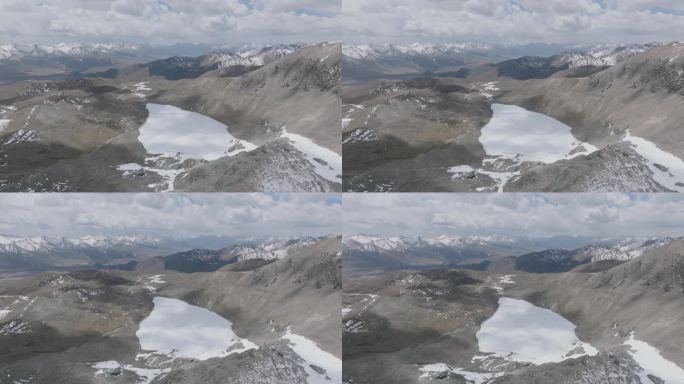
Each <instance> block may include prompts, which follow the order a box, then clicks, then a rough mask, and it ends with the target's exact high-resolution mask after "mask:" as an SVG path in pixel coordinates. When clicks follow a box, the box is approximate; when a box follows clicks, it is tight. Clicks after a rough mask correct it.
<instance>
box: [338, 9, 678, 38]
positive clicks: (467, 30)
mask: <svg viewBox="0 0 684 384" xmlns="http://www.w3.org/2000/svg"><path fill="white" fill-rule="evenodd" d="M343 25H344V37H343V39H344V41H345V42H347V41H349V42H355V43H363V42H374V43H399V44H401V43H412V42H437V43H444V42H484V43H507V44H510V43H512V44H516V43H532V42H553V43H563V44H566V43H569V44H577V43H592V42H628V43H629V42H651V41H673V40H681V39H683V37H682V33H681V32H682V30H684V1H681V0H573V1H568V0H373V1H368V0H344V1H343Z"/></svg>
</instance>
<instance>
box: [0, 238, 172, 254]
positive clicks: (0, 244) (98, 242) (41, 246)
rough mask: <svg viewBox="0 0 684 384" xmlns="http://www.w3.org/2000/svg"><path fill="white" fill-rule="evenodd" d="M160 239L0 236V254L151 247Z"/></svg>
mask: <svg viewBox="0 0 684 384" xmlns="http://www.w3.org/2000/svg"><path fill="white" fill-rule="evenodd" d="M160 242H161V239H160V238H157V237H150V236H109V237H107V236H83V237H76V238H67V237H55V238H50V237H46V236H40V237H16V236H6V235H0V252H3V253H30V252H44V251H50V250H55V249H69V248H114V247H121V246H133V245H143V244H145V245H153V244H158V243H160Z"/></svg>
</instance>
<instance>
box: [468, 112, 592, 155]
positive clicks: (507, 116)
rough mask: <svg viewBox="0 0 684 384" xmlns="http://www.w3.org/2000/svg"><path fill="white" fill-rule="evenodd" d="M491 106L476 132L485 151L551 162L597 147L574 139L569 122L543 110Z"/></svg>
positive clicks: (491, 153)
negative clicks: (490, 113) (488, 115)
mask: <svg viewBox="0 0 684 384" xmlns="http://www.w3.org/2000/svg"><path fill="white" fill-rule="evenodd" d="M492 110H493V111H494V114H493V115H492V118H491V120H490V121H489V123H487V125H485V126H484V127H483V128H482V134H481V136H480V142H481V143H482V146H483V147H484V149H485V151H486V152H487V154H488V155H492V156H502V157H505V158H511V159H519V160H520V161H542V162H544V163H553V162H555V161H558V160H561V159H568V158H572V157H575V156H577V155H580V154H588V153H591V152H594V151H596V150H597V149H598V148H596V147H594V146H593V145H591V144H588V143H584V142H581V141H578V140H577V139H576V138H575V137H574V136H573V135H572V132H571V128H570V127H569V126H567V125H565V124H563V123H561V122H560V121H558V120H556V119H554V118H552V117H549V116H546V115H544V114H541V113H537V112H532V111H528V110H526V109H524V108H521V107H518V106H515V105H505V104H496V103H495V104H492Z"/></svg>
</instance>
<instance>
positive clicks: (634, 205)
mask: <svg viewBox="0 0 684 384" xmlns="http://www.w3.org/2000/svg"><path fill="white" fill-rule="evenodd" d="M343 203H344V224H343V231H344V234H345V235H354V234H358V233H367V234H378V235H392V236H397V235H406V236H418V235H440V234H455V235H464V236H473V235H496V234H502V235H509V236H534V237H547V236H582V237H622V236H673V237H678V236H684V196H680V195H670V194H610V193H609V194H491V195H482V194H464V193H459V194H375V195H373V194H371V195H365V194H364V195H361V194H359V195H344V196H343Z"/></svg>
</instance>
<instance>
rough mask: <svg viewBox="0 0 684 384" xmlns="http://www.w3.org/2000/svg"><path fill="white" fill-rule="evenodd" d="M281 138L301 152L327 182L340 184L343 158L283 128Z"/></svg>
mask: <svg viewBox="0 0 684 384" xmlns="http://www.w3.org/2000/svg"><path fill="white" fill-rule="evenodd" d="M280 137H284V138H286V139H288V140H289V141H290V143H291V144H292V145H293V146H294V147H295V148H296V149H297V150H298V151H300V152H302V153H303V154H304V155H305V156H306V158H307V160H308V161H309V163H311V165H313V166H314V169H315V172H316V173H317V174H318V175H319V176H321V177H323V178H324V179H326V180H329V181H332V182H334V183H339V182H340V181H341V178H342V156H340V155H338V154H337V153H335V151H332V150H330V149H328V148H325V147H322V146H320V145H318V144H316V143H314V142H313V140H311V139H309V138H307V137H304V136H301V135H297V134H295V133H289V132H287V129H285V128H283V132H282V133H281V134H280Z"/></svg>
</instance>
